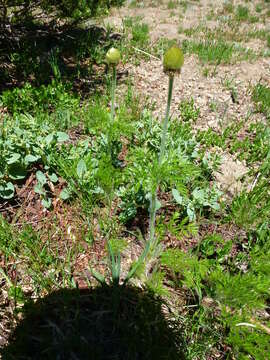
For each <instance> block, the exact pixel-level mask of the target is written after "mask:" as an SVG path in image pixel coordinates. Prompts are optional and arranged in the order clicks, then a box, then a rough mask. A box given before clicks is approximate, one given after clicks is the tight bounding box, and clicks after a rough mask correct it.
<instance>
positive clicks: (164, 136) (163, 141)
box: [158, 75, 174, 165]
mask: <svg viewBox="0 0 270 360" xmlns="http://www.w3.org/2000/svg"><path fill="white" fill-rule="evenodd" d="M173 80H174V77H173V76H172V75H170V77H169V90H168V100H167V109H166V115H165V120H164V123H163V130H162V138H161V145H160V153H159V159H158V162H159V165H160V164H161V163H162V161H163V158H164V153H165V148H166V140H167V130H168V123H169V117H170V108H171V103H172V91H173Z"/></svg>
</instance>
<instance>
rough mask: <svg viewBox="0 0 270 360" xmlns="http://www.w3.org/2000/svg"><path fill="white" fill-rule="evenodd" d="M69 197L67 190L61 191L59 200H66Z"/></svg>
mask: <svg viewBox="0 0 270 360" xmlns="http://www.w3.org/2000/svg"><path fill="white" fill-rule="evenodd" d="M70 196H71V193H70V191H69V190H68V188H65V189H63V190H62V191H61V193H60V195H59V197H60V199H62V200H68V199H69V198H70Z"/></svg>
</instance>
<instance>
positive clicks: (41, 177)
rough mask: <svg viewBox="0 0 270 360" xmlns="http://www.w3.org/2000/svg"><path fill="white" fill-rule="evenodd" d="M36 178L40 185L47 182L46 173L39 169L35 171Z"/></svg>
mask: <svg viewBox="0 0 270 360" xmlns="http://www.w3.org/2000/svg"><path fill="white" fill-rule="evenodd" d="M36 178H37V181H38V182H39V184H40V185H41V186H43V185H45V184H46V182H47V178H46V175H45V174H44V173H43V172H42V171H40V170H38V171H37V172H36Z"/></svg>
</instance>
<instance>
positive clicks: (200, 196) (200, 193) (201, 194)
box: [192, 188, 205, 205]
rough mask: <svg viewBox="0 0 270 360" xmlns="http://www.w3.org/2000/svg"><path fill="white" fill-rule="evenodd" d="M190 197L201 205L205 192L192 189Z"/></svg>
mask: <svg viewBox="0 0 270 360" xmlns="http://www.w3.org/2000/svg"><path fill="white" fill-rule="evenodd" d="M192 195H193V197H194V199H195V200H197V201H199V203H200V204H202V205H203V203H204V200H205V192H204V190H203V189H198V188H196V189H194V190H193V191H192Z"/></svg>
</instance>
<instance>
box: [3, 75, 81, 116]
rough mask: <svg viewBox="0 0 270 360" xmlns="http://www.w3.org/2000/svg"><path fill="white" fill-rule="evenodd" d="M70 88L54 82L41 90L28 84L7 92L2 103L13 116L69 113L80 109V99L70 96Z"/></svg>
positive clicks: (4, 93) (43, 86)
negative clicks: (54, 112)
mask: <svg viewBox="0 0 270 360" xmlns="http://www.w3.org/2000/svg"><path fill="white" fill-rule="evenodd" d="M69 91H70V86H69V85H64V84H63V83H61V82H55V81H53V82H52V83H51V84H49V85H47V86H45V85H42V86H41V87H39V88H35V87H33V86H32V85H31V84H30V83H26V84H25V85H24V87H22V88H15V89H14V90H6V91H4V92H3V93H2V95H1V97H0V101H1V103H2V105H3V106H5V107H7V109H8V111H9V112H10V113H11V114H20V113H29V114H32V115H33V114H36V113H39V112H52V111H53V110H54V111H57V110H58V111H67V110H69V109H74V108H77V109H78V107H79V99H78V98H77V97H76V96H74V95H71V94H70V92H69Z"/></svg>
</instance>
